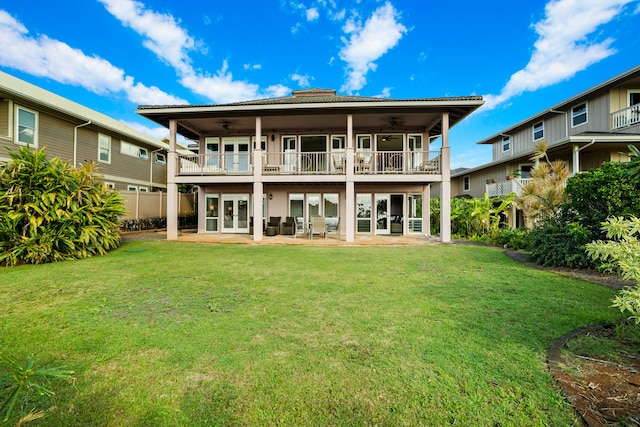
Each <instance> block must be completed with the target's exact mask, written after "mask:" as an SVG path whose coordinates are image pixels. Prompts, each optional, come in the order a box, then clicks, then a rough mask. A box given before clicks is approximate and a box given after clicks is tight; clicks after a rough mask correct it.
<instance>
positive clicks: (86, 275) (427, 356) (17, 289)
mask: <svg viewBox="0 0 640 427" xmlns="http://www.w3.org/2000/svg"><path fill="white" fill-rule="evenodd" d="M0 284H1V285H0V286H1V287H2V293H1V294H0V307H2V308H1V309H0V350H1V351H4V352H9V353H11V354H12V355H15V356H17V357H19V358H20V359H22V360H26V358H27V357H28V355H29V354H33V355H34V358H35V360H36V363H37V364H39V365H42V366H52V365H55V366H59V365H63V366H64V367H66V368H70V369H73V370H75V371H76V381H75V383H73V384H69V383H65V382H59V381H56V382H53V383H52V384H51V386H52V387H53V388H54V389H55V390H56V396H54V397H53V398H51V399H43V400H41V401H37V402H36V403H37V404H38V406H39V407H41V408H43V407H49V406H52V405H55V408H54V410H52V411H51V412H50V413H49V414H48V416H47V418H46V419H45V420H44V421H41V422H38V421H36V422H34V423H33V424H30V425H47V426H71V425H82V426H124V425H126V426H156V425H157V426H160V425H162V426H182V425H187V426H209V425H241V426H243V425H244V426H255V425H314V426H320V425H344V426H347V425H349V426H359V425H385V426H394V425H428V426H436V425H437V426H441V425H457V426H470V425H479V426H495V425H500V426H536V425H537V426H546V425H550V426H564V425H577V422H576V419H575V416H574V414H573V412H572V409H571V407H570V406H569V405H568V404H566V403H565V402H564V400H563V397H562V395H561V393H560V392H559V391H558V389H557V388H556V387H555V385H554V384H553V381H552V379H551V377H550V374H549V372H548V370H547V367H546V365H545V359H546V353H547V350H548V348H549V347H550V345H551V343H552V341H553V340H554V339H555V338H557V337H559V336H561V335H563V334H564V333H566V332H568V331H569V330H572V329H574V328H576V327H579V326H584V325H589V324H593V323H597V322H602V321H609V320H612V319H615V318H617V317H619V316H620V314H619V312H618V311H616V310H615V309H612V308H610V307H609V306H610V304H611V302H610V300H611V298H612V297H613V295H614V292H613V291H611V290H609V289H607V288H605V287H601V286H598V285H594V284H590V283H587V282H583V281H579V280H574V279H571V278H567V277H563V276H559V275H556V274H553V273H550V272H546V271H540V270H535V269H532V268H529V267H526V266H524V265H521V264H518V263H516V262H515V261H512V260H511V259H509V258H508V257H506V256H505V255H504V254H503V252H502V251H500V250H498V249H495V248H488V247H480V246H468V245H432V246H416V247H330V248H329V247H317V246H316V247H299V246H295V247H286V246H282V247H280V246H266V245H265V246H251V245H207V244H194V243H178V242H167V241H147V242H132V243H125V244H123V246H122V247H121V248H120V249H118V250H116V251H114V252H112V253H110V254H109V255H107V256H104V257H96V258H91V259H85V260H81V261H69V262H61V263H56V264H49V265H37V266H19V267H15V268H2V269H0ZM0 391H1V388H0ZM0 406H1V405H0ZM29 409H30V408H29Z"/></svg>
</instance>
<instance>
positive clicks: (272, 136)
mask: <svg viewBox="0 0 640 427" xmlns="http://www.w3.org/2000/svg"><path fill="white" fill-rule="evenodd" d="M271 140H272V141H275V140H276V134H275V132H274V131H271Z"/></svg>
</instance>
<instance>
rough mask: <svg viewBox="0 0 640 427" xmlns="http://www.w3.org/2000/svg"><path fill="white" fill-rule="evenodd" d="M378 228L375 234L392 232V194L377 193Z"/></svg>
mask: <svg viewBox="0 0 640 427" xmlns="http://www.w3.org/2000/svg"><path fill="white" fill-rule="evenodd" d="M375 204H376V229H375V234H390V233H391V225H390V224H389V210H390V208H391V195H390V194H376V195H375Z"/></svg>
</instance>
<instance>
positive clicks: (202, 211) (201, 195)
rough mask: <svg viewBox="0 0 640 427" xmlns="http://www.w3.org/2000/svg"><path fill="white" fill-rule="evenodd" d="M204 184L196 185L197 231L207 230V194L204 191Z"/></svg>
mask: <svg viewBox="0 0 640 427" xmlns="http://www.w3.org/2000/svg"><path fill="white" fill-rule="evenodd" d="M204 188H205V187H204V186H202V185H198V204H197V206H198V212H197V213H198V233H204V232H206V231H207V218H206V216H207V210H208V209H209V206H207V195H206V194H205V192H204Z"/></svg>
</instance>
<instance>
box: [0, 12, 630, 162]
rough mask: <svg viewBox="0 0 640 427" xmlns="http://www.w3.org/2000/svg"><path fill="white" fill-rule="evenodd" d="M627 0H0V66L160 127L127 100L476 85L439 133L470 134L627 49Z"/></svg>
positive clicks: (602, 71)
mask: <svg viewBox="0 0 640 427" xmlns="http://www.w3.org/2000/svg"><path fill="white" fill-rule="evenodd" d="M638 28H640V0H547V1H544V0H539V1H538V0H530V1H526V2H517V1H513V0H509V1H506V0H493V1H486V2H478V1H473V0H460V1H457V2H442V1H431V0H422V1H415V0H390V1H384V0H383V1H377V0H346V1H343V0H304V1H302V0H292V1H288V0H262V1H237V0H236V1H229V0H209V1H181V2H177V1H169V0H141V1H133V0H62V1H58V2H52V1H50V0H48V1H43V0H32V1H28V2H27V1H23V2H18V1H9V0H0V70H2V71H4V72H7V73H9V74H11V75H14V76H16V77H19V78H21V79H24V80H26V81H28V82H30V83H33V84H35V85H38V86H40V87H42V88H44V89H47V90H50V91H52V92H54V93H56V94H58V95H61V96H64V97H66V98H69V99H71V100H73V101H75V102H78V103H80V104H83V105H85V106H87V107H89V108H92V109H94V110H97V111H99V112H101V113H104V114H107V115H109V116H111V117H113V118H115V119H117V120H121V121H123V122H125V123H126V124H128V125H130V126H132V127H134V128H136V129H138V130H141V131H143V132H145V133H148V134H150V135H152V136H155V137H158V138H163V137H166V136H167V135H168V132H167V130H166V129H158V128H156V127H155V126H154V124H153V123H151V122H150V121H148V120H146V119H144V118H142V117H139V116H137V115H136V114H135V112H134V111H135V109H136V107H137V106H138V105H146V104H154V105H164V104H182V103H188V104H210V103H224V102H232V101H238V100H247V99H257V98H263V97H272V96H287V95H289V94H290V93H291V90H296V89H301V88H309V87H322V88H334V89H337V90H338V92H339V93H343V94H353V95H363V96H382V97H389V98H423V97H443V96H467V95H482V96H484V97H485V99H486V105H485V106H484V107H483V108H482V109H481V110H479V111H478V112H476V113H474V114H473V115H472V116H471V117H469V118H468V119H467V120H465V121H463V122H462V123H461V124H460V125H458V126H456V127H455V128H454V129H453V130H452V132H451V138H450V143H451V146H452V167H453V168H456V167H461V166H465V167H472V166H477V165H479V164H482V163H485V162H488V161H490V160H491V150H490V147H488V146H481V145H477V144H476V142H477V141H479V140H482V139H484V138H486V137H488V136H491V135H493V134H495V133H497V132H499V131H500V130H502V129H503V128H505V127H507V126H509V125H512V124H514V123H517V122H519V121H521V120H523V119H525V118H527V117H528V116H530V115H532V114H535V113H538V112H540V111H542V110H544V109H546V108H548V107H550V106H551V105H554V104H556V103H558V102H560V101H562V100H564V99H566V98H569V97H571V96H573V95H575V94H577V93H579V92H581V91H583V90H585V89H588V88H589V87H591V86H593V85H595V84H598V83H600V82H603V81H605V80H607V79H609V78H611V77H613V76H615V75H617V74H619V73H621V72H623V71H626V70H628V69H630V68H632V67H634V66H636V65H638V64H639V63H640V61H639V59H640V55H639V53H640V36H638V31H637V29H638Z"/></svg>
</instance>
